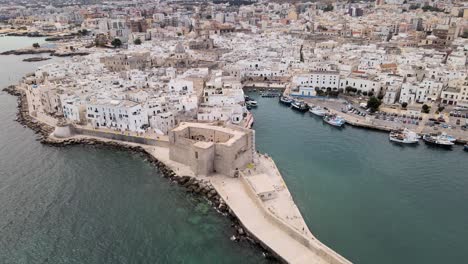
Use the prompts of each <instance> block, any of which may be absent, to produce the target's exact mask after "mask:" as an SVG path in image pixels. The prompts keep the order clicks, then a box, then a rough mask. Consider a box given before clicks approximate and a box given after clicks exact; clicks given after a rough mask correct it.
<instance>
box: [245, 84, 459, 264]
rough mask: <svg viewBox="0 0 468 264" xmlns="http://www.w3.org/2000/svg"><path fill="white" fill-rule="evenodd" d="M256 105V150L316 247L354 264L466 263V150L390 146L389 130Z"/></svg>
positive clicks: (263, 100) (273, 104) (264, 100)
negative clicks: (277, 174)
mask: <svg viewBox="0 0 468 264" xmlns="http://www.w3.org/2000/svg"><path fill="white" fill-rule="evenodd" d="M249 95H251V96H252V97H254V98H256V97H255V93H249ZM257 100H258V102H259V104H261V105H262V107H259V108H257V109H253V110H252V113H253V115H254V116H255V118H256V123H255V124H254V126H253V128H254V129H255V130H256V133H257V134H261V135H262V137H258V139H257V144H258V149H259V151H261V152H266V153H269V154H270V155H271V156H272V158H273V159H274V160H275V162H276V163H277V165H278V167H279V168H280V170H281V172H282V174H283V176H284V179H285V181H286V183H287V184H288V187H289V189H290V190H291V192H292V193H293V195H294V198H295V200H296V201H297V204H298V207H299V208H301V212H302V213H303V215H304V218H305V219H306V221H308V223H309V225H310V227H311V229H312V230H315V232H317V237H319V238H320V240H322V241H325V242H328V243H329V245H330V246H331V247H332V248H334V249H336V250H337V251H339V252H343V254H344V255H345V256H349V259H350V260H352V261H353V263H362V264H375V263H376V262H378V263H382V264H394V263H408V264H409V263H425V264H437V263H440V262H442V263H456V262H458V261H461V260H462V261H463V262H464V261H468V256H467V255H466V254H465V253H462V252H464V247H463V246H462V244H463V243H465V242H468V241H467V239H466V237H465V235H466V232H465V231H463V232H462V233H463V234H459V233H458V232H457V230H458V228H462V227H463V226H465V222H466V221H468V215H467V214H466V212H465V211H464V210H463V209H462V208H464V200H465V199H466V193H465V191H464V189H465V188H467V186H468V185H467V184H468V182H467V181H468V178H467V177H466V169H467V166H466V165H467V163H466V159H467V158H468V157H467V155H466V154H465V153H464V152H463V151H462V150H463V146H459V145H454V146H453V151H445V150H444V149H440V148H434V147H431V146H429V145H426V144H419V145H415V146H414V147H410V146H412V144H410V145H408V146H407V147H405V146H406V145H403V144H390V143H389V139H388V137H389V132H386V131H384V132H379V131H375V130H374V131H373V130H368V129H361V128H357V127H354V126H347V128H346V129H342V130H340V129H335V128H333V127H331V126H329V125H328V124H326V123H324V122H322V120H320V119H319V118H312V117H311V116H309V115H302V114H300V113H299V112H297V111H291V110H290V109H287V108H286V107H284V106H283V105H282V104H278V103H276V102H273V101H271V100H270V99H269V98H257ZM271 113H277V114H275V115H272V114H271ZM278 120H281V121H278ZM291 128H294V129H291ZM285 135H287V137H286V136H285ZM304 146H305V147H304ZM297 149H302V150H303V152H301V153H299V152H298V151H297ZM330 156H332V157H333V161H330V160H329V159H328V157H330ZM301 164H306V165H301ZM395 164H398V165H399V166H398V167H396V166H395ZM441 175H442V176H441ZM447 203H450V206H447ZM317 212H320V214H321V216H322V217H324V218H320V219H316V218H315V216H316V215H317ZM441 212H443V215H441ZM349 230H352V231H349ZM371 234H379V236H373V235H371ZM343 236H344V237H345V239H344V240H343ZM440 241H444V243H443V244H441V243H439V242H440ZM447 243H448V244H447ZM414 245H419V246H418V247H414ZM395 250H398V251H401V252H404V254H401V255H400V254H399V255H395ZM346 252H349V253H346ZM353 252H359V253H357V254H356V255H355V254H354V253H353ZM376 260H378V261H376Z"/></svg>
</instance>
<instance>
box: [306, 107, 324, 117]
mask: <svg viewBox="0 0 468 264" xmlns="http://www.w3.org/2000/svg"><path fill="white" fill-rule="evenodd" d="M309 112H311V113H312V114H314V115H316V116H325V115H326V114H327V113H328V111H327V110H326V109H324V108H322V107H320V106H316V107H313V108H311V109H309Z"/></svg>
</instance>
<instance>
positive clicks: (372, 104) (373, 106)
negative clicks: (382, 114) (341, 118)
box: [367, 96, 382, 112]
mask: <svg viewBox="0 0 468 264" xmlns="http://www.w3.org/2000/svg"><path fill="white" fill-rule="evenodd" d="M381 104H382V102H381V101H380V100H379V99H377V97H375V96H372V97H370V98H369V100H367V108H369V109H370V111H371V112H375V111H377V110H379V107H380V105H381Z"/></svg>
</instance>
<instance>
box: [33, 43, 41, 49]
mask: <svg viewBox="0 0 468 264" xmlns="http://www.w3.org/2000/svg"><path fill="white" fill-rule="evenodd" d="M32 46H33V48H35V49H37V48H40V47H41V45H39V43H34V44H33V45H32Z"/></svg>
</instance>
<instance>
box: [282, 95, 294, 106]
mask: <svg viewBox="0 0 468 264" xmlns="http://www.w3.org/2000/svg"><path fill="white" fill-rule="evenodd" d="M292 101H293V99H292V98H290V97H288V96H281V97H280V103H282V104H285V105H290V104H291V103H292Z"/></svg>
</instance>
